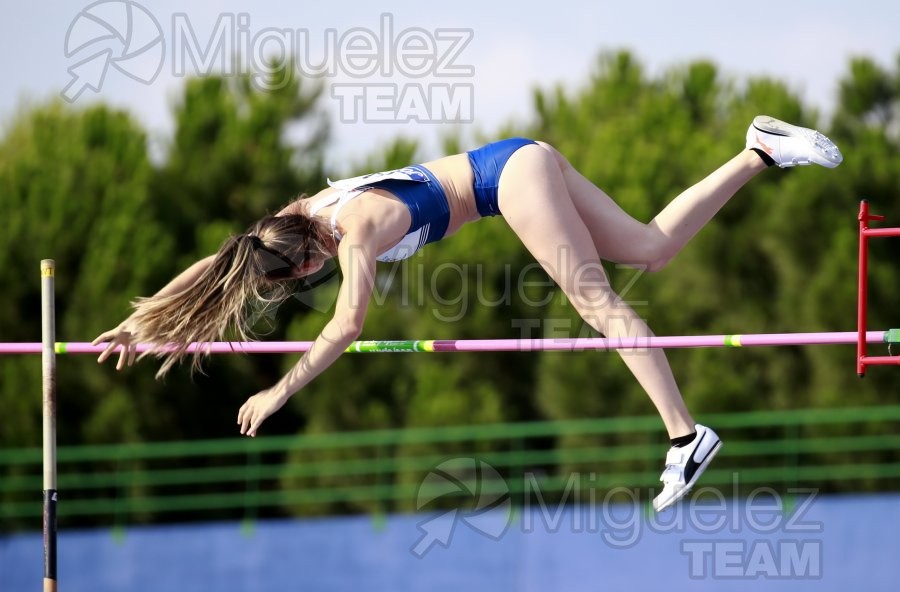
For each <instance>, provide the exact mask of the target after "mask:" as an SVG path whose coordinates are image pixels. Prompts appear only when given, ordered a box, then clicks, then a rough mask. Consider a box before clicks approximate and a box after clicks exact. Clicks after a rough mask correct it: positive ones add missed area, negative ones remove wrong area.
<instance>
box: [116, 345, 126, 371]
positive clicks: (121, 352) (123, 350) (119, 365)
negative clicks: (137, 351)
mask: <svg viewBox="0 0 900 592" xmlns="http://www.w3.org/2000/svg"><path fill="white" fill-rule="evenodd" d="M127 359H128V346H127V345H123V346H122V347H121V349H120V350H119V361H118V362H116V370H122V369H123V368H125V361H126V360H127Z"/></svg>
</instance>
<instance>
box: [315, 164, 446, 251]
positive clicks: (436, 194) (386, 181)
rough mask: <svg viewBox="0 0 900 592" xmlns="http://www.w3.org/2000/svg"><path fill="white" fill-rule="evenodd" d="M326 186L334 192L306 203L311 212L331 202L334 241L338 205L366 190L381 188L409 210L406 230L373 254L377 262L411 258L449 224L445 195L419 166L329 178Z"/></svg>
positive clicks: (336, 233) (340, 205)
mask: <svg viewBox="0 0 900 592" xmlns="http://www.w3.org/2000/svg"><path fill="white" fill-rule="evenodd" d="M328 185H329V186H331V187H334V188H335V189H338V191H335V192H334V193H332V194H330V195H328V196H326V197H324V198H321V199H319V200H317V201H316V202H315V203H314V204H312V205H311V206H310V208H309V211H310V214H313V215H315V214H316V212H318V211H320V210H322V209H323V208H325V207H328V206H330V205H332V204H335V208H334V211H333V212H332V213H331V230H332V232H333V233H334V237H335V238H336V239H337V240H340V239H341V234H340V232H339V231H338V229H337V216H338V213H339V212H340V210H341V208H342V207H344V205H345V204H346V203H347V202H349V201H350V200H352V199H353V198H355V197H356V196H358V195H360V194H361V193H364V192H365V191H368V190H369V189H373V188H378V189H384V190H385V191H388V192H389V193H391V194H392V195H394V196H395V197H396V198H397V199H399V200H400V201H402V202H403V203H404V204H405V205H406V207H407V208H408V209H409V214H410V218H411V221H410V225H409V230H407V232H406V235H405V236H404V237H403V238H402V239H400V242H398V243H397V244H396V245H394V246H393V247H391V248H390V249H388V250H387V251H385V252H384V253H381V254H380V255H379V256H378V257H377V259H378V261H385V262H392V261H400V260H402V259H407V258H409V257H412V256H413V254H415V252H416V251H418V250H419V249H421V248H422V247H423V246H425V245H426V244H428V243H433V242H435V241H438V240H440V239H442V238H443V237H444V234H446V232H447V226H448V225H449V223H450V206H449V204H448V203H447V196H446V195H445V194H444V189H443V187H441V184H440V182H439V181H438V180H437V178H435V176H434V174H432V172H431V171H429V170H428V169H426V168H425V167H423V166H421V165H412V166H408V167H405V168H402V169H396V170H393V171H385V172H381V173H373V174H370V175H363V176H360V177H353V178H351V179H343V180H341V181H334V182H332V181H331V180H330V179H329V180H328Z"/></svg>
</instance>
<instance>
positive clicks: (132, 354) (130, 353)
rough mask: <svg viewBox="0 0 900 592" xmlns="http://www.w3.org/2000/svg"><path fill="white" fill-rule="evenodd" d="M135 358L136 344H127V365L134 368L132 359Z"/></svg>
mask: <svg viewBox="0 0 900 592" xmlns="http://www.w3.org/2000/svg"><path fill="white" fill-rule="evenodd" d="M136 357H137V344H134V343H129V344H128V365H129V366H134V359H135V358H136Z"/></svg>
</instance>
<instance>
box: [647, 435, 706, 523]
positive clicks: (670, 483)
mask: <svg viewBox="0 0 900 592" xmlns="http://www.w3.org/2000/svg"><path fill="white" fill-rule="evenodd" d="M696 430H697V436H696V437H695V438H694V440H693V441H692V442H691V443H690V444H686V445H684V446H682V447H675V446H673V447H672V448H670V449H669V453H668V454H666V470H665V471H663V474H662V476H661V477H660V478H659V480H660V481H662V482H663V490H662V492H660V494H659V495H658V496H656V498H655V499H654V500H653V509H654V510H656V511H657V512H661V511H662V510H665V509H666V508H668V507H669V506H671V505H672V504H674V503H675V502H677V501H678V500H680V499H681V498H683V497H684V496H686V495H687V494H688V492H689V491H690V490H691V488H692V487H693V486H694V483H696V482H697V479H699V478H700V475H702V474H703V471H705V470H706V467H707V466H708V465H709V463H710V461H712V459H713V457H715V456H716V453H717V452H719V449H720V448H721V447H722V441H721V440H719V437H718V436H717V435H716V433H715V432H714V431H712V430H711V429H709V428H708V427H706V426H702V425H700V424H697V426H696Z"/></svg>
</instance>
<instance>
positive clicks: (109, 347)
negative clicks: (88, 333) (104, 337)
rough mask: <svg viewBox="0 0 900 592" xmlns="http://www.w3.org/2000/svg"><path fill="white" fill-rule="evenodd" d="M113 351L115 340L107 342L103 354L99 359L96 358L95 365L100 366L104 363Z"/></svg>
mask: <svg viewBox="0 0 900 592" xmlns="http://www.w3.org/2000/svg"><path fill="white" fill-rule="evenodd" d="M115 349H116V342H115V340H113V341H110V342H109V345H107V346H106V349H105V350H103V353H102V354H100V357H99V358H97V363H98V364H102V363H103V362H105V361H106V359H107V358H108V357H109V356H110V355H112V353H113V350H115Z"/></svg>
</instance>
